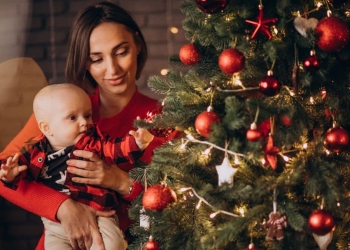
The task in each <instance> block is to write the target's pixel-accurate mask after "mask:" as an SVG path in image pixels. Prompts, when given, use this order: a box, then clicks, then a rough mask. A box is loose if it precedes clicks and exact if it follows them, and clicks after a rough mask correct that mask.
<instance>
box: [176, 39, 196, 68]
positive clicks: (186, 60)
mask: <svg viewBox="0 0 350 250" xmlns="http://www.w3.org/2000/svg"><path fill="white" fill-rule="evenodd" d="M179 57H180V60H181V62H182V63H183V64H185V65H193V64H195V63H197V62H198V61H199V58H200V54H199V50H198V49H197V47H196V46H195V45H194V44H192V43H189V44H185V45H184V46H182V47H181V49H180V52H179Z"/></svg>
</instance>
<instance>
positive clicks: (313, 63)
mask: <svg viewBox="0 0 350 250" xmlns="http://www.w3.org/2000/svg"><path fill="white" fill-rule="evenodd" d="M303 64H304V68H305V69H307V70H309V71H314V70H317V69H318V68H319V67H320V63H319V61H318V57H317V56H316V52H315V50H311V52H310V56H309V57H308V58H306V59H305V60H304V63H303Z"/></svg>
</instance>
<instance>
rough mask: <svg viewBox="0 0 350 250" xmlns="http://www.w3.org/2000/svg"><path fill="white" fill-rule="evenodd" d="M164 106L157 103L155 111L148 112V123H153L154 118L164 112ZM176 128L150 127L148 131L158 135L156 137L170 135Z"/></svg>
mask: <svg viewBox="0 0 350 250" xmlns="http://www.w3.org/2000/svg"><path fill="white" fill-rule="evenodd" d="M162 108H163V107H162V106H159V105H157V106H156V108H155V109H154V110H153V111H149V112H147V115H146V118H145V121H146V122H147V123H153V122H154V119H155V117H156V116H157V115H159V114H160V113H161V112H162ZM174 130H175V129H173V128H170V127H168V128H151V129H148V131H149V132H150V133H151V134H152V135H154V136H156V137H168V136H169V135H170V134H171V133H172V132H174Z"/></svg>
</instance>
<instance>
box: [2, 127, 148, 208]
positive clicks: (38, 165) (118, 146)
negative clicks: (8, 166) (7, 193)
mask: <svg viewBox="0 0 350 250" xmlns="http://www.w3.org/2000/svg"><path fill="white" fill-rule="evenodd" d="M50 148H51V147H50V145H49V143H48V141H47V139H46V138H45V136H44V135H42V136H41V137H40V138H39V139H38V140H36V141H31V142H28V143H27V144H26V146H25V147H23V149H22V154H21V155H20V157H19V162H18V163H19V165H27V166H28V169H27V171H26V172H24V173H22V176H23V177H25V178H29V179H32V180H35V181H42V182H44V183H48V179H49V178H51V176H47V175H46V173H48V172H49V171H50V168H57V167H58V165H59V172H60V173H62V174H66V177H65V180H64V187H65V188H67V189H69V193H70V197H71V198H72V199H74V200H76V201H79V202H81V203H83V204H86V205H88V206H90V207H92V208H94V209H96V210H111V209H113V208H114V207H115V205H116V204H117V196H116V193H115V192H114V191H112V190H109V189H106V188H101V187H97V186H92V185H86V184H80V183H74V182H73V181H72V177H73V176H74V175H73V174H71V173H69V172H67V171H66V169H67V165H66V163H65V162H66V160H68V159H77V157H76V156H74V155H73V154H71V153H70V152H72V151H74V150H86V151H91V152H93V153H95V154H97V155H98V156H99V157H100V158H101V159H103V160H104V161H105V162H106V163H108V164H118V163H122V162H130V163H134V162H135V161H136V160H137V159H139V158H140V157H141V156H142V154H143V151H141V150H140V149H139V147H138V146H137V144H136V141H135V138H134V137H133V136H131V135H127V136H125V137H119V138H111V137H109V136H108V135H104V134H102V133H101V132H100V130H99V129H98V128H97V127H96V125H91V126H90V127H89V129H88V130H87V132H86V133H85V134H84V136H83V137H82V138H81V139H80V140H79V141H78V142H77V143H76V145H74V146H73V147H71V148H72V150H71V151H70V152H65V153H64V154H63V155H61V156H59V157H60V159H59V160H58V162H59V163H57V161H56V163H54V164H53V166H52V165H51V162H54V161H50V159H47V156H48V150H49V149H50ZM67 153H68V154H67ZM49 154H50V152H49ZM62 157H63V158H62ZM2 162H6V160H2ZM62 166H64V168H62ZM62 170H63V171H62ZM63 172H64V173H63ZM60 173H59V174H60ZM17 182H18V179H17V180H16V181H14V182H12V183H9V185H8V186H9V187H11V188H14V189H15V188H16V186H17ZM53 182H57V183H58V181H57V178H56V180H53V181H52V183H53ZM49 186H51V187H53V188H55V187H54V186H53V185H49ZM55 189H56V188H55ZM59 191H62V189H61V190H59Z"/></svg>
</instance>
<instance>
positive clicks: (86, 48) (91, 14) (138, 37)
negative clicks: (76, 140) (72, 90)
mask: <svg viewBox="0 0 350 250" xmlns="http://www.w3.org/2000/svg"><path fill="white" fill-rule="evenodd" d="M104 22H114V23H120V24H123V25H124V26H125V27H126V28H127V29H128V30H129V31H130V32H131V33H132V34H133V36H134V41H135V43H136V44H137V45H139V46H140V47H141V51H140V53H139V54H138V56H137V71H136V79H138V78H139V77H140V75H141V72H142V69H143V67H144V66H145V63H146V60H147V45H146V42H145V39H144V37H143V35H142V32H141V30H140V28H139V26H138V25H137V23H136V22H135V21H134V19H133V18H132V17H131V15H130V14H129V13H128V12H127V11H126V10H125V9H123V8H121V7H119V6H118V5H116V4H114V3H111V2H100V3H97V4H95V5H92V6H88V7H86V8H85V9H84V10H82V11H81V12H80V13H79V14H78V16H77V17H76V19H75V21H74V23H73V27H72V29H71V33H70V37H69V51H68V56H67V64H66V73H65V74H66V79H67V82H69V83H73V84H75V85H78V86H80V87H81V88H83V89H84V90H85V91H87V92H90V91H91V90H93V89H94V88H95V87H96V86H97V83H96V81H95V80H94V79H93V78H92V76H91V75H90V73H89V72H88V71H87V70H86V65H87V61H88V60H89V54H90V35H91V32H92V31H93V29H95V28H96V26H97V25H99V24H101V23H104Z"/></svg>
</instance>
